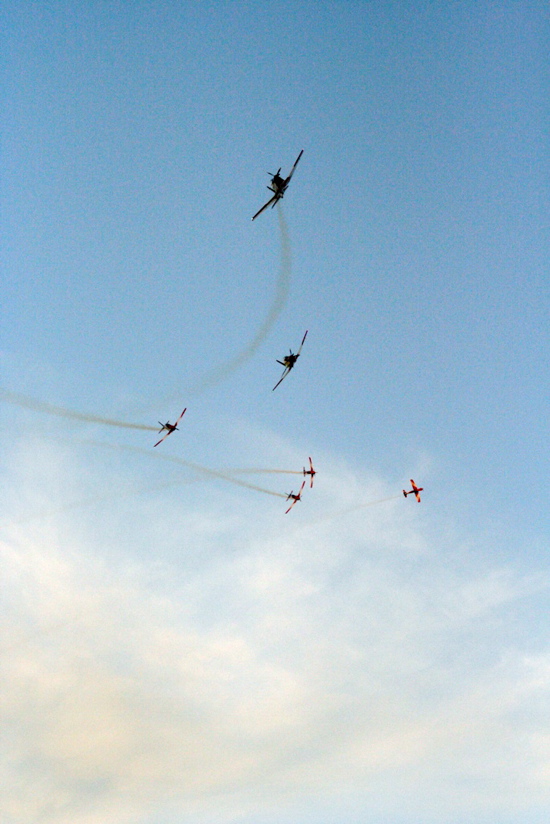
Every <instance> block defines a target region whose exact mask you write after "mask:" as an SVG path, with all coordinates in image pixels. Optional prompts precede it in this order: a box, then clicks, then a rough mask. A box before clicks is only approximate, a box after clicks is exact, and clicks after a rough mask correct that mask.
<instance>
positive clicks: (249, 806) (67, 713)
mask: <svg viewBox="0 0 550 824" xmlns="http://www.w3.org/2000/svg"><path fill="white" fill-rule="evenodd" d="M20 458H21V456H20ZM19 466H20V467H22V468H23V469H22V470H20V471H19V477H18V478H16V477H15V476H16V475H17V472H18V470H12V471H13V474H14V478H13V479H12V480H14V481H17V484H16V485H17V489H18V494H19V495H20V496H21V495H23V497H24V499H25V500H32V499H33V493H32V492H31V490H30V488H29V483H30V482H29V481H27V480H26V478H32V479H33V482H34V484H36V478H37V476H40V477H49V475H50V474H51V477H52V478H55V479H56V491H55V494H53V495H52V496H51V497H52V500H51V501H48V495H47V491H46V488H45V487H42V490H41V493H40V496H39V497H40V507H43V506H44V505H46V508H47V509H48V511H49V512H50V513H53V514H50V516H49V517H48V518H46V519H44V520H42V521H41V520H40V519H38V520H37V519H31V518H29V519H27V521H25V520H24V519H21V518H20V519H19V522H18V523H17V524H15V525H14V526H13V527H11V528H6V529H5V534H6V536H7V537H6V540H5V541H4V543H3V545H2V554H1V558H2V570H3V580H4V582H5V585H6V598H5V601H4V603H3V606H2V619H3V620H2V632H1V636H0V637H1V649H2V657H1V661H2V663H1V678H2V691H1V694H2V703H1V712H2V726H3V729H4V730H5V735H4V744H3V758H2V762H1V773H0V780H1V784H2V786H3V787H4V788H6V789H5V790H4V792H3V794H2V799H1V800H0V813H1V814H2V819H3V820H4V821H6V822H9V824H12V822H13V824H15V823H17V824H27V822H28V823H29V824H30V822H33V824H34V822H45V824H65V822H67V824H68V822H75V821H76V822H79V823H80V822H85V824H99V822H101V824H109V822H111V821H112V822H115V821H116V822H117V824H125V822H129V823H130V822H131V824H138V822H139V824H142V822H149V821H157V820H159V819H157V818H154V816H153V814H152V812H151V810H153V809H155V810H157V812H158V810H162V809H170V810H172V815H173V817H169V813H166V816H167V818H166V819H165V820H166V821H178V822H179V821H182V820H185V816H186V815H189V816H190V820H191V819H192V820H198V819H196V818H195V817H194V816H197V815H199V817H202V816H206V818H207V819H208V820H209V821H212V820H215V821H220V822H223V821H231V820H237V819H239V817H242V820H248V818H247V816H249V815H252V813H253V814H254V817H255V820H257V821H261V820H262V814H265V815H266V816H267V815H268V814H269V812H270V811H273V810H277V809H283V808H284V809H285V810H287V812H288V810H290V811H292V810H294V820H296V821H301V820H302V818H300V814H299V813H298V812H297V811H298V810H302V811H303V810H307V808H308V805H310V807H311V806H315V805H317V804H318V803H319V801H320V799H322V798H326V799H328V800H330V799H331V798H332V799H335V798H341V799H344V798H348V799H349V804H350V805H351V806H352V807H354V808H355V809H356V810H357V811H360V812H361V813H362V815H365V816H366V815H367V814H368V813H369V811H371V812H372V811H373V810H375V809H376V810H378V812H380V811H381V810H382V811H384V810H385V811H386V813H387V814H388V815H390V814H392V813H393V814H397V813H399V814H400V815H401V819H402V820H403V821H405V820H410V821H417V820H419V818H418V817H419V816H421V817H423V818H422V820H430V818H434V820H439V821H441V820H444V821H459V820H462V819H460V817H459V816H460V814H463V815H464V818H463V820H464V821H471V820H474V819H475V820H481V818H480V817H481V816H482V815H483V814H484V813H485V812H487V811H493V812H494V811H496V812H497V813H498V811H499V810H500V812H501V813H502V814H504V813H506V811H509V810H517V811H519V812H522V811H523V812H525V810H527V809H528V808H529V805H530V804H531V803H535V802H543V801H546V802H548V800H549V797H550V777H549V776H550V769H549V754H550V753H549V746H550V745H549V738H548V736H547V735H546V733H545V730H546V729H548V726H547V723H548V717H547V712H546V709H545V704H544V698H545V697H546V696H547V691H548V686H549V681H550V655H549V654H548V652H547V651H545V650H544V649H539V650H536V651H533V650H527V649H526V648H522V646H521V644H520V643H519V642H518V638H519V639H520V640H521V638H522V637H523V636H522V634H521V632H519V633H518V632H517V631H516V633H515V635H514V641H513V642H511V641H510V638H509V633H508V625H507V616H508V615H509V612H510V610H514V609H516V608H517V604H518V603H520V600H521V603H525V602H526V601H527V602H528V603H531V604H536V603H537V602H538V599H539V598H540V597H541V595H540V593H541V591H542V588H544V586H545V581H544V578H543V577H541V578H535V577H533V576H531V577H529V578H528V577H525V576H522V575H521V574H520V573H519V572H518V571H517V570H514V569H495V568H493V567H492V566H491V565H490V563H489V562H488V561H487V560H485V559H484V558H483V547H482V546H481V545H480V548H479V549H480V555H481V557H480V561H479V564H477V565H476V567H474V566H473V565H472V563H471V561H470V560H468V558H467V557H464V558H462V561H463V566H462V567H461V566H460V561H461V555H460V549H459V548H458V549H457V548H456V547H454V548H450V547H449V546H440V547H435V546H430V542H429V539H428V537H426V536H425V535H424V534H423V526H422V523H423V521H422V518H426V517H428V516H427V515H426V514H425V510H422V513H423V515H422V518H421V517H420V515H419V514H418V510H416V509H414V508H411V507H407V506H406V505H404V503H403V501H400V503H399V505H397V504H396V503H392V502H388V503H387V504H384V505H380V506H379V507H372V508H364V509H361V508H358V504H359V503H362V502H365V501H366V502H368V501H369V500H376V499H378V498H380V497H384V496H386V497H387V494H388V489H387V488H386V487H385V485H384V484H383V483H381V482H379V481H376V480H375V479H372V480H371V481H370V482H369V484H368V485H366V486H365V485H364V484H362V483H361V481H360V480H359V479H357V478H354V477H352V475H351V473H350V471H349V470H345V468H342V467H340V468H338V469H330V467H329V466H328V467H325V471H324V480H323V481H322V482H321V478H320V477H319V478H318V479H317V480H316V483H317V481H318V482H319V486H318V487H317V486H316V489H315V490H314V492H313V493H310V497H309V498H308V500H307V505H306V500H305V499H304V502H303V507H302V509H301V510H300V509H299V507H296V508H295V510H293V514H297V515H298V513H300V514H299V517H296V518H294V519H291V518H290V516H289V518H288V519H286V518H285V516H284V515H283V514H282V512H281V513H279V510H278V509H277V507H279V509H280V508H281V507H280V503H281V502H280V501H277V500H276V499H271V498H264V497H262V496H261V495H258V498H257V500H256V499H255V503H256V505H255V507H254V514H253V517H252V516H251V515H250V499H251V496H252V495H253V493H251V492H248V491H247V492H241V491H239V490H236V489H235V493H234V494H235V496H246V501H245V502H246V505H245V506H243V498H240V497H239V498H234V497H233V494H232V491H231V490H230V489H229V490H227V491H223V492H220V493H219V494H215V495H211V494H209V493H208V491H207V490H208V485H207V486H206V488H205V494H204V496H203V495H201V496H198V497H197V496H194V495H193V496H189V495H186V496H184V495H183V494H182V492H181V490H176V491H168V492H166V491H164V492H163V493H162V495H161V494H160V493H156V494H154V495H153V496H152V499H149V500H147V499H146V500H143V499H142V498H139V499H135V500H131V499H129V500H128V501H126V502H125V504H124V506H122V505H121V503H120V501H119V500H117V498H116V497H113V498H112V499H111V500H109V498H108V496H107V500H106V501H105V502H104V503H102V504H101V506H99V507H97V508H96V509H97V513H98V517H99V520H98V522H97V524H94V520H93V519H92V520H90V518H89V517H83V518H80V517H78V510H75V509H69V510H68V509H67V507H66V503H67V502H68V501H69V502H70V501H71V500H73V499H74V491H71V490H74V489H75V488H77V487H78V478H79V477H80V478H86V479H87V481H86V483H87V484H90V485H91V488H93V487H94V483H95V480H97V479H94V478H95V476H94V472H93V471H92V470H90V469H89V468H88V469H86V466H85V465H82V466H81V465H80V459H79V458H77V457H76V456H72V457H70V459H67V457H66V456H65V455H61V456H60V455H59V453H57V452H56V453H55V454H54V453H53V452H52V451H50V450H47V449H44V451H42V452H41V453H40V454H37V450H36V449H34V450H33V454H32V456H31V455H26V456H25V458H24V459H21V460H20V462H19ZM103 472H104V477H102V478H101V484H102V494H105V493H108V492H109V490H110V489H111V488H116V487H117V485H119V484H120V477H118V476H117V474H116V473H115V477H111V476H110V470H109V468H108V466H107V465H106V466H105V467H104V468H103ZM128 475H129V476H131V471H130V470H128ZM331 476H332V477H331ZM126 480H128V478H126ZM130 480H131V477H130ZM327 480H328V482H329V485H330V488H331V490H342V491H341V493H340V492H336V493H333V492H332V491H331V497H330V501H331V502H332V503H331V505H332V506H333V507H334V509H333V511H334V512H338V513H340V515H339V517H334V518H328V517H326V516H327V511H326V498H325V499H324V500H323V483H325V482H327ZM83 491H84V492H86V491H87V490H83ZM88 491H89V490H88ZM308 492H309V490H308ZM316 495H318V497H315V496H316ZM84 497H86V496H84ZM59 501H60V502H61V504H60V506H59V507H58V509H57V512H56V506H55V504H56V502H59ZM237 501H238V503H239V506H238V507H237V509H235V503H236V502H237ZM316 507H317V509H316ZM228 510H231V511H233V512H235V511H236V512H237V513H238V514H237V515H235V514H232V515H231V516H230V517H228V514H227V513H228ZM275 510H276V512H275ZM345 510H349V511H348V513H347V515H346V514H345ZM310 512H315V515H316V516H318V518H317V520H315V515H314V519H313V520H311V519H310V517H309V513H310ZM306 513H307V514H306ZM31 514H32V513H31ZM121 523H122V524H124V534H121ZM427 523H428V522H426V524H427ZM305 524H307V526H304V525H305ZM425 531H426V535H427V536H429V529H426V530H425ZM451 558H452V560H450V559H451ZM516 629H517V628H516ZM523 632H524V637H525V638H528V633H529V627H528V625H527V624H526V625H525V627H524V628H523ZM526 646H527V645H526ZM411 788H415V792H414V801H409V802H407V803H406V804H404V802H403V798H405V797H406V796H407V794H410V793H411V792H412V790H411ZM400 798H401V806H400V801H399V799H400ZM374 799H376V800H374ZM327 803H329V801H327ZM332 803H334V802H332ZM342 803H344V801H342ZM327 809H329V807H327ZM407 809H409V810H410V819H407V818H406V816H405V814H404V811H405V810H407ZM220 810H222V811H223V812H220ZM201 811H202V812H201ZM451 811H452V815H451ZM442 812H443V815H442ZM304 816H305V817H304V818H303V820H304V821H305V820H306V819H307V814H305V813H304ZM437 816H439V818H438V817H437ZM453 816H454V817H453ZM476 816H477V818H476ZM163 820H164V819H163ZM200 820H202V818H200ZM327 820H328V819H327ZM331 820H334V819H331Z"/></svg>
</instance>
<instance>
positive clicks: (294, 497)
mask: <svg viewBox="0 0 550 824" xmlns="http://www.w3.org/2000/svg"><path fill="white" fill-rule="evenodd" d="M305 485H306V480H305V478H304V480H303V481H302V486H301V487H300V489H299V491H298V492H297V493H296V494H294V493H293V492H289V493H288V495H287V496H286V499H287V501H290V499H291V498H292V503H291V504H290V506H289V507H288V509H287V511H286V512H285V515H288V513H289V512H290V510H291V509H292V507H293V506H294V504H297V503H298V501H300V500H301V498H302V490H303V488H304V486H305Z"/></svg>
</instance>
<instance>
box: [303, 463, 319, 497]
mask: <svg viewBox="0 0 550 824" xmlns="http://www.w3.org/2000/svg"><path fill="white" fill-rule="evenodd" d="M304 475H310V476H311V478H310V482H309V488H310V489H313V476H314V475H317V472H316V471H315V469H314V468H313V464H312V463H311V458H310V459H309V469H306V468H305V466H304Z"/></svg>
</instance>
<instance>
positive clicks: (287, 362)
mask: <svg viewBox="0 0 550 824" xmlns="http://www.w3.org/2000/svg"><path fill="white" fill-rule="evenodd" d="M307 332H308V330H307V329H306V333H305V335H304V337H303V338H302V342H301V344H300V348H299V349H298V351H297V352H296V354H294V353H293V352H292V349H290V350H289V351H290V354H289V355H285V356H284V358H283V359H282V360H278V361H277V363H280V364H281V366H284V368H285V371H284V372H283V374H282V376H281V377H280V379H279V380H278V381H277V383H276V384H275V386H274V387H273V389H272V390H271V391H272V392H274V391H275V390H276V389H277V387H278V386H279V384H280V383H282V382H283V381H284V379H285V378H286V376H287V375H288V373H289V372H290V370H291V369H294V366H295V364H296V361H297V360H298V358H299V357H300V352H301V351H302V346H303V345H304V341H305V339H306V337H307Z"/></svg>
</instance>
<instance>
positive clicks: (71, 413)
mask: <svg viewBox="0 0 550 824" xmlns="http://www.w3.org/2000/svg"><path fill="white" fill-rule="evenodd" d="M0 401H4V402H5V403H11V404H13V405H14V406H20V407H22V408H23V409H32V410H33V411H34V412H44V413H45V414H46V415H55V416H56V417H58V418H69V419H70V420H73V421H83V422H85V423H100V424H103V425H104V426H116V427H118V428H120V429H142V430H145V431H147V432H157V430H158V426H147V425H146V424H143V423H131V422H130V421H117V420H115V419H113V418H103V417H101V415H88V414H87V413H85V412H76V411H75V410H73V409H66V408H65V407H64V406H54V405H53V404H51V403H44V401H38V400H36V399H35V398H29V397H28V396H27V395H20V394H19V393H17V392H9V391H8V390H7V389H2V388H0Z"/></svg>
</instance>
